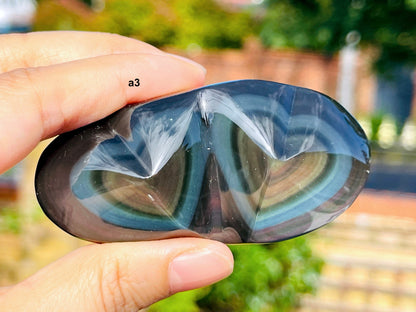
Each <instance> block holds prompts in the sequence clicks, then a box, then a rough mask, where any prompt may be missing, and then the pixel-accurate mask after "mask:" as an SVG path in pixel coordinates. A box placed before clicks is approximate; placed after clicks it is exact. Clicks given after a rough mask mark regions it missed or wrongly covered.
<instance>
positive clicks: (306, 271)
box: [149, 237, 323, 312]
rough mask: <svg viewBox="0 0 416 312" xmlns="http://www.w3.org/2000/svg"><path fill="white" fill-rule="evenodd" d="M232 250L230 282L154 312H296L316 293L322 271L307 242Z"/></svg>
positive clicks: (159, 305) (171, 300)
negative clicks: (302, 298)
mask: <svg viewBox="0 0 416 312" xmlns="http://www.w3.org/2000/svg"><path fill="white" fill-rule="evenodd" d="M231 249H232V251H233V254H234V258H235V267H234V273H233V274H232V275H231V277H229V278H227V279H225V280H223V281H221V282H219V283H217V284H215V285H213V286H210V287H206V288H203V289H199V290H194V291H188V292H184V293H178V294H176V295H174V296H172V297H171V298H168V299H165V300H163V301H161V302H159V303H157V304H155V305H153V306H152V307H151V308H150V309H149V311H150V312H158V311H160V312H162V311H163V312H176V311H178V312H179V311H180V312H194V311H198V312H199V311H204V312H208V311H216V312H222V311H224V312H225V311H227V312H232V311H239V312H249V311H250V312H251V311H253V312H257V311H259V312H260V311H261V312H268V311H279V312H285V311H292V310H293V308H294V307H296V306H297V304H298V301H299V296H300V294H302V293H311V292H313V290H314V289H315V286H316V282H317V278H318V275H319V273H320V271H321V268H322V265H323V262H322V260H321V259H320V258H319V257H317V256H316V255H314V254H313V253H312V250H311V248H310V247H309V244H308V241H307V239H306V238H305V237H298V238H295V239H292V240H288V241H284V242H280V243H275V244H267V245H239V246H238V245H236V246H231Z"/></svg>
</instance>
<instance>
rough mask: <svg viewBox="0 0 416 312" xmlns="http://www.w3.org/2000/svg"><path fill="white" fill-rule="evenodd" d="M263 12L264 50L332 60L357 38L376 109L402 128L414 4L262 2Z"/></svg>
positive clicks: (413, 55)
mask: <svg viewBox="0 0 416 312" xmlns="http://www.w3.org/2000/svg"><path fill="white" fill-rule="evenodd" d="M266 7H267V10H266V14H265V17H264V19H263V22H262V25H261V30H260V37H261V39H262V41H263V42H264V44H265V45H266V46H269V47H280V48H281V47H291V48H297V49H308V50H313V51H319V52H323V53H325V54H327V55H333V54H334V53H336V52H337V51H339V50H340V49H341V48H342V47H343V46H344V45H345V38H346V37H347V35H348V34H349V33H351V32H352V31H354V32H357V33H358V34H359V36H360V38H361V40H360V44H361V45H362V46H366V47H371V48H372V49H373V50H374V51H375V52H376V53H375V57H374V62H373V64H372V65H373V68H374V70H375V73H376V74H377V76H378V94H377V102H376V108H377V109H378V110H379V111H380V112H381V113H390V114H392V115H393V116H394V117H395V118H396V120H397V121H398V122H399V124H402V123H403V122H404V120H405V119H406V117H407V116H408V115H409V112H410V104H411V98H412V83H411V74H412V71H413V67H414V65H415V64H416V23H415V21H416V0H382V1H380V0H350V1H336V0H267V1H266ZM402 88H403V89H402Z"/></svg>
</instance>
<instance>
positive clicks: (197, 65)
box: [166, 53, 207, 75]
mask: <svg viewBox="0 0 416 312" xmlns="http://www.w3.org/2000/svg"><path fill="white" fill-rule="evenodd" d="M166 54H167V55H169V56H171V57H174V58H177V59H179V60H181V61H184V62H186V63H188V64H191V65H193V66H196V67H198V68H199V69H200V70H202V72H203V73H204V75H205V74H206V73H207V70H206V69H205V67H204V66H202V65H201V64H199V63H197V62H195V61H193V60H191V59H189V58H186V57H183V56H180V55H176V54H171V53H166Z"/></svg>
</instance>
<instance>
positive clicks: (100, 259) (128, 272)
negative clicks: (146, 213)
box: [0, 32, 233, 312]
mask: <svg viewBox="0 0 416 312" xmlns="http://www.w3.org/2000/svg"><path fill="white" fill-rule="evenodd" d="M0 60H1V62H0V172H3V171H5V170H7V169H8V168H10V167H12V166H13V165H14V164H16V163H17V162H19V161H20V160H22V159H23V158H24V157H25V156H26V155H27V154H28V153H29V152H30V151H31V150H32V149H33V148H34V147H35V146H36V145H37V144H38V143H39V142H40V141H41V140H44V139H47V138H50V137H52V136H55V135H57V134H59V133H62V132H66V131H69V130H72V129H75V128H78V127H81V126H83V125H86V124H88V123H91V122H93V121H96V120H99V119H101V118H103V117H105V116H107V115H109V114H111V113H112V112H114V111H116V110H118V109H119V108H121V107H123V106H124V105H126V104H129V103H137V102H144V101H146V100H149V99H152V98H156V97H160V96H163V95H167V94H172V93H176V92H180V91H184V90H188V89H193V88H196V87H199V86H201V85H202V84H203V82H204V77H205V70H204V69H203V68H202V67H201V66H200V65H198V64H196V63H194V62H191V61H189V60H186V59H183V58H179V57H176V56H174V55H171V54H167V53H164V52H162V51H160V50H158V49H156V48H154V47H152V46H150V45H148V44H146V43H143V42H140V41H137V40H134V39H130V38H125V37H121V36H118V35H111V34H104V33H88V32H40V33H31V34H9V35H0ZM135 78H139V79H140V86H139V87H129V86H128V82H129V80H132V79H135ZM0 252H1V246H0ZM232 269H233V257H232V254H231V252H230V250H229V249H228V247H227V246H225V245H224V244H222V243H219V242H215V241H211V240H205V239H198V238H178V239H170V240H161V241H153V242H129V243H111V244H101V245H98V244H93V245H89V246H86V247H83V248H80V249H78V250H76V251H74V252H72V253H70V254H68V255H66V256H65V257H63V258H61V259H60V260H58V261H56V262H54V263H52V264H50V265H49V266H47V267H45V268H43V269H42V270H40V271H39V272H37V273H36V274H35V275H33V276H31V277H30V278H28V279H27V280H25V281H23V282H21V283H19V284H17V285H13V286H10V287H4V288H0V311H61V312H64V311H85V312H89V311H137V310H139V309H142V308H145V307H147V306H149V305H150V304H152V303H154V302H156V301H158V300H161V299H163V298H165V297H168V296H170V295H172V294H174V293H176V292H179V291H185V290H189V289H194V288H199V287H203V286H206V285H209V284H212V283H214V282H216V281H218V280H221V279H223V278H225V277H226V276H228V275H229V274H230V273H231V272H232Z"/></svg>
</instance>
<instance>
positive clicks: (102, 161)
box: [35, 80, 370, 243]
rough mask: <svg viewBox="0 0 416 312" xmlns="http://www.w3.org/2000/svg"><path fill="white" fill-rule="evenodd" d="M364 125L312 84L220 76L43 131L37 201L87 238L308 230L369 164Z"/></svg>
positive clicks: (284, 235) (244, 236)
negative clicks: (45, 140)
mask: <svg viewBox="0 0 416 312" xmlns="http://www.w3.org/2000/svg"><path fill="white" fill-rule="evenodd" d="M369 158H370V151H369V145H368V142H367V139H366V137H365V135H364V132H363V131H362V129H361V128H360V126H359V125H358V123H357V122H356V121H355V120H354V118H353V117H351V115H350V114H349V113H348V112H346V111H345V109H344V108H342V107H341V106H340V105H339V104H338V103H337V102H335V101H334V100H332V99H331V98H329V97H328V96H326V95H323V94H321V93H318V92H316V91H312V90H308V89H304V88H300V87H295V86H290V85H285V84H280V83H275V82H270V81H260V80H241V81H231V82H225V83H220V84H214V85H210V86H205V87H203V88H200V89H196V90H193V91H190V92H186V93H182V94H177V95H173V96H169V97H166V98H161V99H157V100H154V101H151V102H148V103H145V104H140V105H135V106H128V107H125V108H123V109H121V110H120V111H118V112H116V113H114V114H112V115H111V116H109V117H107V118H105V119H103V120H101V121H98V122H96V123H93V124H90V125H88V126H86V127H83V128H81V129H77V130H75V131H72V132H69V133H65V134H63V135H61V136H59V137H58V138H57V139H55V140H54V141H53V142H52V143H51V144H50V145H49V146H48V148H47V149H46V150H45V152H44V153H43V155H42V157H41V159H40V161H39V165H38V168H37V173H36V182H35V184H36V192H37V197H38V200H39V202H40V204H41V206H42V208H43V210H44V212H45V213H46V214H47V215H48V217H49V218H50V219H51V220H52V221H54V222H55V223H56V224H57V225H58V226H60V227H61V228H62V229H64V230H65V231H67V232H69V233H71V234H73V235H75V236H77V237H80V238H83V239H87V240H91V241H96V242H108V241H133V240H153V239H162V238H169V237H184V236H197V237H198V236H200V237H206V238H211V239H216V240H220V241H223V242H226V243H263V242H274V241H279V240H284V239H288V238H291V237H295V236H298V235H301V234H304V233H307V232H310V231H312V230H314V229H317V228H319V227H321V226H323V225H325V224H326V223H328V222H330V221H331V220H333V219H334V218H335V217H337V216H338V215H339V214H341V213H342V212H343V211H344V210H345V209H347V208H348V207H349V206H350V205H351V203H352V202H353V201H354V199H355V198H356V197H357V195H358V194H359V192H360V191H361V189H362V188H363V185H364V183H365V181H366V179H367V176H368V173H369Z"/></svg>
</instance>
